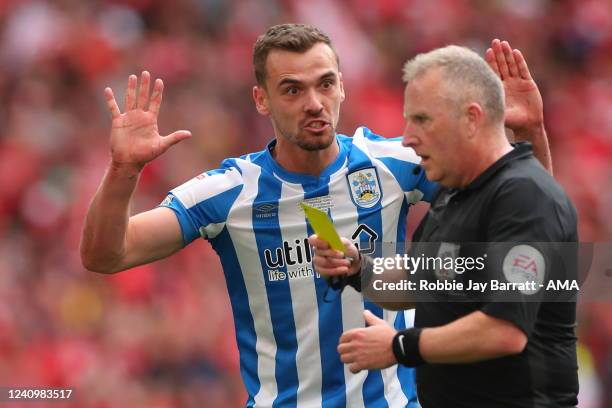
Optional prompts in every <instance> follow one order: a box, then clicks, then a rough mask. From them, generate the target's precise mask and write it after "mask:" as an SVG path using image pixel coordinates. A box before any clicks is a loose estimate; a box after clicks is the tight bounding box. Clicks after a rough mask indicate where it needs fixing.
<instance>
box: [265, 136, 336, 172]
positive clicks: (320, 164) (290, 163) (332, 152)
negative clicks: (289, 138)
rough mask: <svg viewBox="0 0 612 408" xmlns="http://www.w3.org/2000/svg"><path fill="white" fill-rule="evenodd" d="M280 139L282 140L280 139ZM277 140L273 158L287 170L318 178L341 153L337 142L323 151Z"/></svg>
mask: <svg viewBox="0 0 612 408" xmlns="http://www.w3.org/2000/svg"><path fill="white" fill-rule="evenodd" d="M279 139H280V138H279ZM279 139H277V142H276V145H275V146H274V149H273V150H272V157H273V158H274V160H275V161H276V162H277V163H278V164H279V165H280V166H281V167H282V168H283V169H285V170H287V171H289V172H292V173H300V174H308V175H311V176H315V177H318V176H319V175H321V173H322V172H323V170H325V168H327V166H329V165H330V164H332V163H333V162H334V160H336V158H337V157H338V154H339V153H340V147H339V146H338V143H337V141H336V140H335V139H334V142H333V143H332V144H331V145H329V146H328V147H327V148H325V149H322V150H315V151H309V150H304V149H302V148H301V147H299V146H296V145H295V144H292V143H289V142H286V141H283V140H279Z"/></svg>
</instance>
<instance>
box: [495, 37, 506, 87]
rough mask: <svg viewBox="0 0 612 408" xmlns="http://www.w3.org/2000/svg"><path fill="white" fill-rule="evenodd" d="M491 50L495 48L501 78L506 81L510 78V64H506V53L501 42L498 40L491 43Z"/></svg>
mask: <svg viewBox="0 0 612 408" xmlns="http://www.w3.org/2000/svg"><path fill="white" fill-rule="evenodd" d="M491 48H493V54H494V55H495V61H496V62H497V67H498V68H499V74H500V75H499V76H500V78H501V79H502V80H503V79H506V78H509V77H510V73H509V71H508V64H507V63H506V59H505V57H504V51H503V50H502V47H501V41H499V40H498V39H497V38H496V39H495V40H493V42H492V43H491Z"/></svg>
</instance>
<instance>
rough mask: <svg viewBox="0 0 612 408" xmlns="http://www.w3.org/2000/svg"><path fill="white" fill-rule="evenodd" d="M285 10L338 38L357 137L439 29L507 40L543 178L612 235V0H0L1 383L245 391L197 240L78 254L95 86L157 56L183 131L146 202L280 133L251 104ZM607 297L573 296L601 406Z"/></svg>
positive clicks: (103, 113)
mask: <svg viewBox="0 0 612 408" xmlns="http://www.w3.org/2000/svg"><path fill="white" fill-rule="evenodd" d="M282 22H306V23H310V24H314V25H316V26H318V27H320V28H322V29H323V30H324V31H326V32H327V33H328V34H329V35H330V36H331V38H332V40H333V41H334V42H335V46H336V48H337V51H338V53H339V55H340V59H341V71H342V72H343V74H344V81H345V90H346V93H347V100H346V102H345V103H344V105H343V108H342V111H341V123H340V133H344V134H349V135H350V134H352V133H353V131H354V129H355V128H356V127H357V126H358V125H362V124H365V125H367V126H368V127H369V128H370V129H372V130H374V131H375V132H377V133H380V134H383V135H386V136H397V135H400V134H401V132H402V129H403V119H402V90H403V85H402V82H401V67H402V65H403V63H404V61H405V60H406V59H407V58H408V57H410V56H414V55H415V54H416V53H418V52H421V51H427V50H430V49H432V48H435V47H438V46H443V45H446V44H449V43H456V44H461V45H466V46H468V47H471V48H473V49H475V50H476V51H478V52H479V53H481V54H483V53H484V50H485V49H486V48H487V46H488V44H489V43H490V41H491V40H492V39H493V38H502V39H507V40H509V41H510V43H511V45H512V46H514V47H516V48H520V49H521V50H522V51H523V53H524V55H525V57H526V59H527V62H528V64H529V66H530V68H531V72H532V74H533V76H534V77H535V79H536V81H537V83H538V84H539V86H540V89H541V91H542V94H543V96H544V105H545V118H546V126H547V130H548V135H549V139H550V143H551V149H552V154H553V162H554V163H553V164H554V168H555V177H556V178H557V180H559V182H560V183H561V184H562V185H563V187H564V188H565V189H566V191H567V192H568V193H569V195H570V196H571V198H572V200H573V202H574V203H575V205H576V207H577V208H578V212H579V217H580V226H579V228H580V235H581V240H583V241H608V242H610V241H612V222H611V221H610V217H611V216H612V189H611V188H610V187H611V185H610V179H611V177H612V3H610V2H609V0H566V1H562V0H560V1H554V0H495V1H487V0H422V1H420V0H381V1H376V2H372V1H369V0H338V1H331V0H309V1H300V0H275V1H263V0H244V1H243V0H232V1H227V0H173V1H167V0H166V1H164V0H125V1H119V0H56V1H28V0H0V124H1V125H0V387H1V386H10V385H11V386H16V385H20V386H38V387H40V386H54V387H60V386H66V387H70V388H73V389H74V390H75V398H76V399H78V403H75V404H76V405H74V404H73V405H70V404H65V405H63V404H57V405H56V404H54V405H53V406H57V407H61V406H79V407H97V408H115V407H151V408H157V407H159V408H175V407H187V408H189V407H221V406H243V405H244V401H245V398H246V397H245V395H246V394H245V392H244V389H243V386H242V383H241V380H240V376H239V366H238V356H237V350H236V345H235V340H234V326H233V320H232V313H231V309H230V306H229V299H228V296H227V294H226V289H225V282H224V277H223V273H222V271H221V269H220V266H219V263H218V261H217V257H216V254H215V253H214V251H213V250H212V249H211V248H210V246H209V245H208V244H207V243H205V242H202V241H201V240H200V241H199V242H196V243H194V244H192V245H190V246H189V247H188V248H187V249H185V250H183V251H182V252H180V253H179V254H177V255H175V256H172V257H171V258H169V259H167V260H164V261H161V262H157V263H155V264H152V265H148V266H143V267H139V268H135V269H133V270H131V271H129V272H124V273H121V274H118V275H114V276H105V275H99V274H95V273H91V272H87V271H86V270H84V269H83V267H82V266H81V263H80V259H79V255H78V241H79V236H80V232H81V227H82V222H83V218H84V215H85V211H86V208H87V205H88V202H89V200H90V199H91V197H92V196H93V194H94V192H95V189H96V187H97V185H98V182H99V181H100V179H101V177H102V175H103V173H104V170H105V167H106V165H107V164H108V160H109V149H108V135H109V129H110V115H109V113H108V111H107V109H106V105H105V101H104V97H103V89H104V87H105V86H111V87H112V88H113V89H114V90H115V94H116V95H117V96H118V99H122V95H123V92H124V89H125V86H126V84H127V76H128V75H129V74H130V73H139V72H140V71H141V70H143V69H147V70H149V71H150V72H151V73H152V75H153V76H154V77H159V78H162V79H163V80H164V82H165V85H166V92H165V94H164V102H163V104H162V110H161V114H160V120H159V123H160V133H162V134H167V133H170V132H172V131H174V130H177V129H189V130H191V131H192V133H193V135H194V137H193V138H192V139H190V140H188V141H184V142H182V143H181V144H179V145H177V146H175V147H173V148H172V149H171V150H170V151H169V152H167V154H166V155H164V156H163V157H161V158H160V159H158V160H157V161H155V162H154V163H152V164H150V165H149V166H148V167H146V168H145V171H144V173H143V175H142V178H141V180H140V184H139V187H138V190H137V192H136V195H135V199H134V204H133V211H134V212H140V211H144V210H147V209H150V208H153V207H155V206H156V205H157V204H158V203H159V202H160V201H161V200H162V199H163V198H164V196H165V194H166V192H167V191H168V190H170V189H171V188H172V187H174V186H176V185H179V184H181V183H183V182H184V181H186V180H187V179H189V178H191V177H193V176H194V175H196V174H198V173H199V172H201V171H203V170H205V169H210V168H214V167H216V166H217V165H218V163H219V162H220V161H221V160H222V159H223V158H224V157H229V156H236V155H240V154H244V153H246V152H250V151H256V150H261V149H262V148H263V146H264V145H265V143H266V142H267V141H269V140H270V139H271V138H272V137H273V133H272V128H271V126H270V124H269V122H268V120H266V119H265V118H262V117H260V116H259V115H258V114H257V112H256V110H255V108H254V106H253V103H252V100H251V96H250V95H251V87H252V86H253V84H254V75H253V72H252V66H251V52H252V45H253V43H254V41H255V39H256V38H257V36H258V35H259V34H261V33H262V32H264V31H265V30H266V28H267V27H268V26H270V25H273V24H278V23H282ZM120 105H122V104H121V103H120ZM526 199H534V198H533V197H527V198H526ZM421 212H422V211H421ZM414 223H415V220H412V221H411V224H410V225H411V226H410V228H411V229H410V231H412V230H413V228H414ZM611 311H612V296H611V297H610V300H609V301H608V302H607V303H606V302H591V301H588V300H583V301H582V302H581V304H580V306H579V319H578V322H579V326H578V333H579V337H580V348H579V355H580V377H581V394H580V406H581V407H587V408H601V407H610V406H612V313H610V312H611ZM509 386H511V385H509ZM16 406H17V405H16ZM28 406H30V405H28ZM32 406H34V405H32Z"/></svg>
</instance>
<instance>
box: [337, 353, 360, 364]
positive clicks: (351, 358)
mask: <svg viewBox="0 0 612 408" xmlns="http://www.w3.org/2000/svg"><path fill="white" fill-rule="evenodd" d="M355 360H357V355H356V354H355V353H340V361H342V362H343V363H344V364H350V363H354V362H355Z"/></svg>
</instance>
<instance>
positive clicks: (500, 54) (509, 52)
mask: <svg viewBox="0 0 612 408" xmlns="http://www.w3.org/2000/svg"><path fill="white" fill-rule="evenodd" d="M485 60H486V61H487V63H488V64H489V66H490V67H491V68H492V69H493V71H495V73H496V74H497V75H498V76H499V77H500V79H501V80H502V83H503V85H504V91H505V93H506V126H507V127H509V128H510V129H512V130H513V131H514V132H515V134H517V133H521V132H523V131H528V130H530V129H535V128H538V127H540V126H543V123H544V108H543V103H542V95H541V94H540V91H539V89H538V86H537V85H536V83H535V81H534V80H533V78H532V77H531V74H530V72H529V68H528V67H527V63H526V62H525V58H524V57H523V54H522V53H521V52H520V51H519V50H517V49H512V48H511V47H510V44H508V42H507V41H500V40H498V39H494V40H493V41H492V42H491V48H489V49H487V51H486V53H485Z"/></svg>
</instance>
